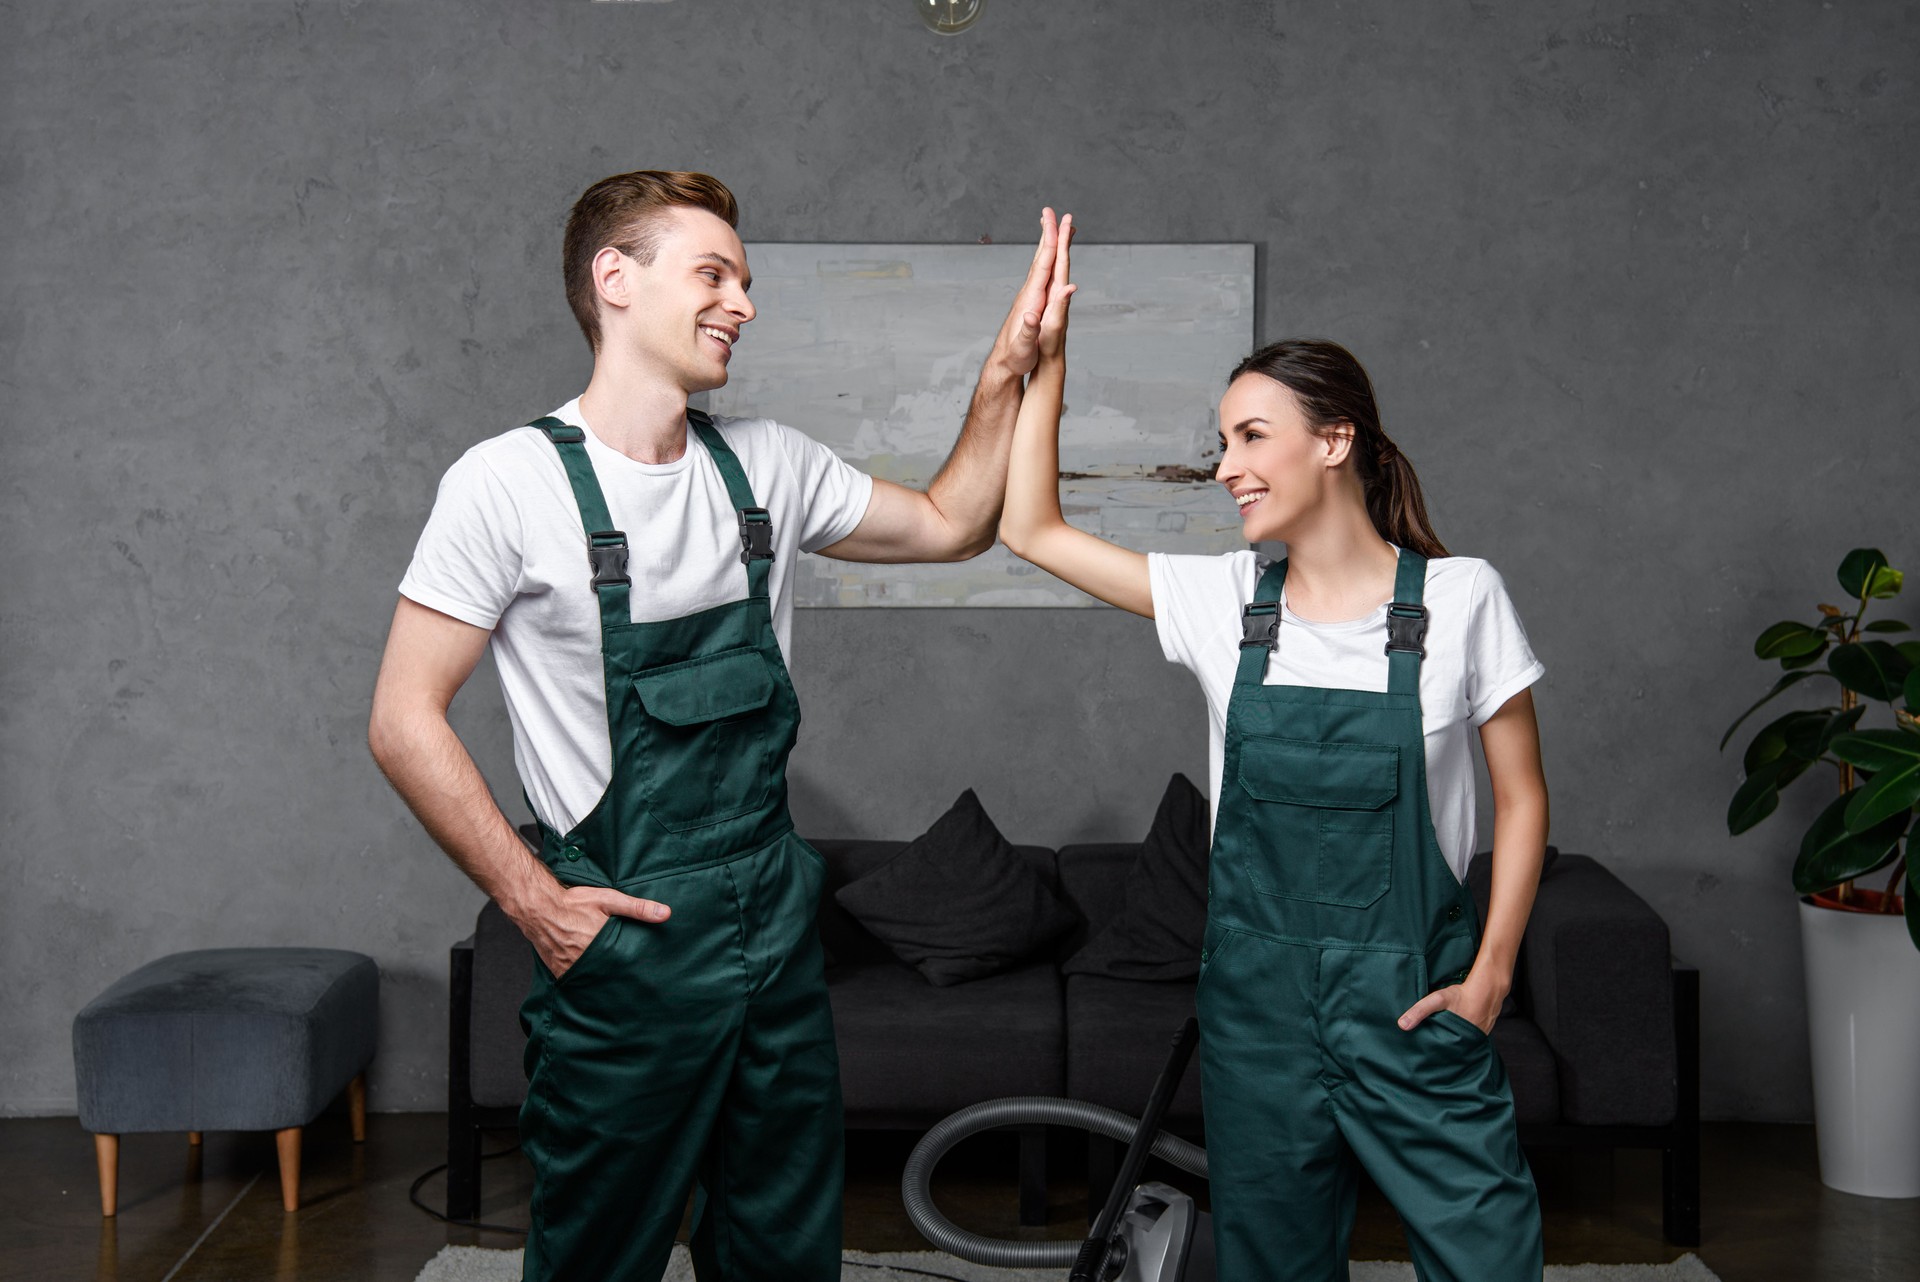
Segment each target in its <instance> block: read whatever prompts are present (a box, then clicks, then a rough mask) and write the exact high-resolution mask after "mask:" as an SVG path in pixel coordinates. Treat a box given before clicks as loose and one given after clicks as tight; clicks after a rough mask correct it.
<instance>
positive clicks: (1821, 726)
mask: <svg viewBox="0 0 1920 1282" xmlns="http://www.w3.org/2000/svg"><path fill="white" fill-rule="evenodd" d="M1866 710H1867V705H1866V704H1864V703H1859V704H1855V705H1854V706H1853V707H1851V708H1848V709H1847V710H1846V711H1845V712H1835V713H1833V714H1832V715H1831V716H1828V715H1824V714H1817V715H1816V716H1815V717H1813V718H1811V719H1809V720H1805V721H1796V722H1794V724H1792V725H1791V726H1788V727H1787V729H1786V739H1787V743H1786V748H1787V751H1788V752H1790V753H1792V754H1793V755H1794V756H1796V757H1798V758H1800V759H1801V760H1802V761H1818V760H1820V758H1821V757H1823V756H1825V755H1826V751H1827V749H1828V748H1829V747H1831V746H1832V745H1833V739H1834V736H1835V735H1842V734H1845V733H1846V732H1847V731H1849V730H1851V729H1853V728H1854V726H1856V725H1858V724H1859V723H1860V718H1861V716H1862V715H1863V714H1864V713H1865V712H1866Z"/></svg>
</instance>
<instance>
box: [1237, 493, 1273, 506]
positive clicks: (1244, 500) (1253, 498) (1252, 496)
mask: <svg viewBox="0 0 1920 1282" xmlns="http://www.w3.org/2000/svg"><path fill="white" fill-rule="evenodd" d="M1265 497H1267V492H1266V491H1265V490H1253V491H1251V492H1250V493H1247V494H1238V495H1235V496H1234V500H1233V501H1234V502H1235V503H1238V504H1239V505H1240V506H1241V507H1245V506H1247V504H1249V503H1258V502H1259V501H1260V500H1261V499H1263V498H1265Z"/></svg>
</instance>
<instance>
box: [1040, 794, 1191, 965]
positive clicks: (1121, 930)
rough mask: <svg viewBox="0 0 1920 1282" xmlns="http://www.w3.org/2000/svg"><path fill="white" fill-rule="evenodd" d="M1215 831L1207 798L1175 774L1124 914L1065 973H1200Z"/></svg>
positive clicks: (1132, 873) (1131, 880) (1131, 872)
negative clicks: (1211, 828) (1211, 827)
mask: <svg viewBox="0 0 1920 1282" xmlns="http://www.w3.org/2000/svg"><path fill="white" fill-rule="evenodd" d="M1208 828H1209V825H1208V820H1207V799H1206V797H1205V796H1203V795H1201V792H1200V790H1199V789H1198V788H1196V787H1194V786H1193V784H1192V783H1191V782H1189V781H1188V779H1187V777H1186V776H1185V775H1175V776H1174V777H1173V778H1172V779H1171V780H1169V781H1168V783H1167V791H1166V793H1165V795H1163V796H1162V797H1161V798H1160V809H1159V810H1158V811H1157V812H1156V813H1155V814H1154V816H1153V827H1152V828H1151V829H1149V830H1148V832H1147V839H1146V840H1145V841H1144V842H1142V843H1141V845H1140V854H1139V856H1138V857H1137V858H1135V859H1134V861H1133V867H1132V868H1130V869H1128V870H1127V884H1126V892H1125V899H1124V901H1123V902H1122V903H1121V905H1120V911H1119V912H1117V913H1115V914H1114V915H1113V918H1112V920H1110V921H1108V922H1107V924H1106V926H1105V927H1104V928H1103V929H1102V930H1101V931H1100V933H1099V934H1097V935H1095V936H1094V937H1093V938H1092V939H1089V940H1088V941H1087V942H1086V944H1085V945H1084V946H1083V947H1082V948H1081V949H1080V951H1079V952H1077V953H1075V954H1074V955H1073V956H1071V957H1069V958H1068V959H1067V961H1066V964H1065V965H1063V966H1061V968H1060V969H1061V971H1062V972H1063V973H1065V974H1068V975H1106V976H1109V977H1111V978H1113V979H1191V978H1193V977H1194V976H1195V975H1198V974H1199V973H1200V941H1201V938H1202V936H1203V935H1205V933H1206V929H1207V848H1208V846H1209V845H1210V844H1211V837H1210V833H1209V831H1208Z"/></svg>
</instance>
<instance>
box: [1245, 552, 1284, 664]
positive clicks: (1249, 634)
mask: <svg viewBox="0 0 1920 1282" xmlns="http://www.w3.org/2000/svg"><path fill="white" fill-rule="evenodd" d="M1286 582H1287V559H1286V558H1285V557H1281V558H1280V559H1279V560H1278V561H1275V562H1274V563H1273V564H1272V565H1269V566H1268V567H1267V572H1266V573H1265V574H1262V575H1261V576H1260V581H1259V582H1258V583H1256V584H1254V585H1253V600H1251V601H1249V602H1248V603H1247V605H1246V608H1245V609H1243V610H1241V611H1240V668H1239V671H1238V672H1236V673H1235V674H1234V678H1233V683H1234V684H1235V685H1242V686H1257V685H1260V684H1262V683H1263V682H1265V681H1266V679H1267V660H1268V659H1270V658H1272V657H1273V651H1274V647H1276V646H1278V645H1279V644H1280V589H1281V588H1282V587H1283V586H1285V584H1286Z"/></svg>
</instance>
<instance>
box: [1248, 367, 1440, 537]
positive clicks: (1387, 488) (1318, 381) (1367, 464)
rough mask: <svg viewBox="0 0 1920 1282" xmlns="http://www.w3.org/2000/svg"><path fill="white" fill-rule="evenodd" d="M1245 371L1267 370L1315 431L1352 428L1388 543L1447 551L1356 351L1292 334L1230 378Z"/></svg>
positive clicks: (1369, 496) (1365, 487)
mask: <svg viewBox="0 0 1920 1282" xmlns="http://www.w3.org/2000/svg"><path fill="white" fill-rule="evenodd" d="M1242 374H1264V375H1266V376H1267V377H1268V378H1270V379H1272V380H1273V381H1274V382H1276V383H1279V384H1281V385H1282V386H1284V387H1285V388H1286V389H1287V390H1288V391H1290V392H1292V393H1293V395H1294V399H1295V400H1297V401H1299V402H1300V409H1301V411H1302V412H1303V413H1305V414H1306V416H1307V426H1308V428H1309V429H1311V430H1312V431H1313V432H1314V433H1315V434H1316V435H1320V436H1325V435H1328V434H1330V433H1331V432H1332V431H1333V430H1334V429H1335V428H1338V427H1343V426H1344V427H1351V428H1352V429H1353V451H1352V458H1353V463H1354V467H1355V469H1356V470H1357V472H1358V473H1359V476H1360V488H1361V493H1362V494H1363V495H1365V497H1366V503H1367V515H1368V516H1369V517H1370V518H1372V520H1373V528H1374V529H1376V530H1378V531H1379V532H1380V537H1381V538H1383V539H1385V540H1387V541H1388V542H1389V543H1392V544H1394V545H1396V546H1398V547H1403V548H1410V549H1411V550H1413V551H1415V552H1418V553H1419V554H1420V555H1421V556H1424V557H1436V556H1445V555H1447V549H1446V547H1445V546H1443V545H1442V544H1441V542H1440V538H1439V536H1438V535H1436V534H1435V533H1434V532H1433V525H1432V523H1431V522H1429V521H1428V520H1427V503H1426V499H1425V498H1424V497H1423V496H1422V495H1421V493H1420V478H1419V477H1418V476H1416V475H1414V471H1413V464H1411V463H1409V462H1408V461H1407V456H1406V455H1404V454H1402V453H1401V452H1400V447H1399V446H1397V445H1395V444H1394V443H1393V442H1392V441H1391V440H1389V439H1388V438H1387V434H1386V433H1385V432H1384V431H1382V430H1381V427H1380V409H1379V406H1378V405H1376V404H1375V403H1374V399H1373V380H1372V379H1370V378H1368V377H1367V371H1366V369H1365V367H1363V366H1362V365H1361V364H1360V362H1359V361H1358V360H1356V359H1354V355H1353V353H1352V352H1350V351H1348V350H1347V349H1346V348H1344V347H1342V346H1340V344H1338V343H1333V342H1329V341H1327V340H1326V339H1319V338H1290V339H1285V340H1283V341H1281V342H1278V343H1269V344H1267V345H1266V346H1265V347H1263V348H1261V349H1260V350H1259V351H1257V352H1255V353H1254V354H1253V355H1251V356H1249V357H1247V359H1245V360H1243V361H1241V362H1240V363H1239V364H1238V365H1236V366H1234V369H1233V374H1232V375H1231V376H1230V377H1229V378H1228V379H1227V382H1228V383H1232V382H1233V380H1234V379H1236V378H1239V377H1240V376H1241V375H1242Z"/></svg>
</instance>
